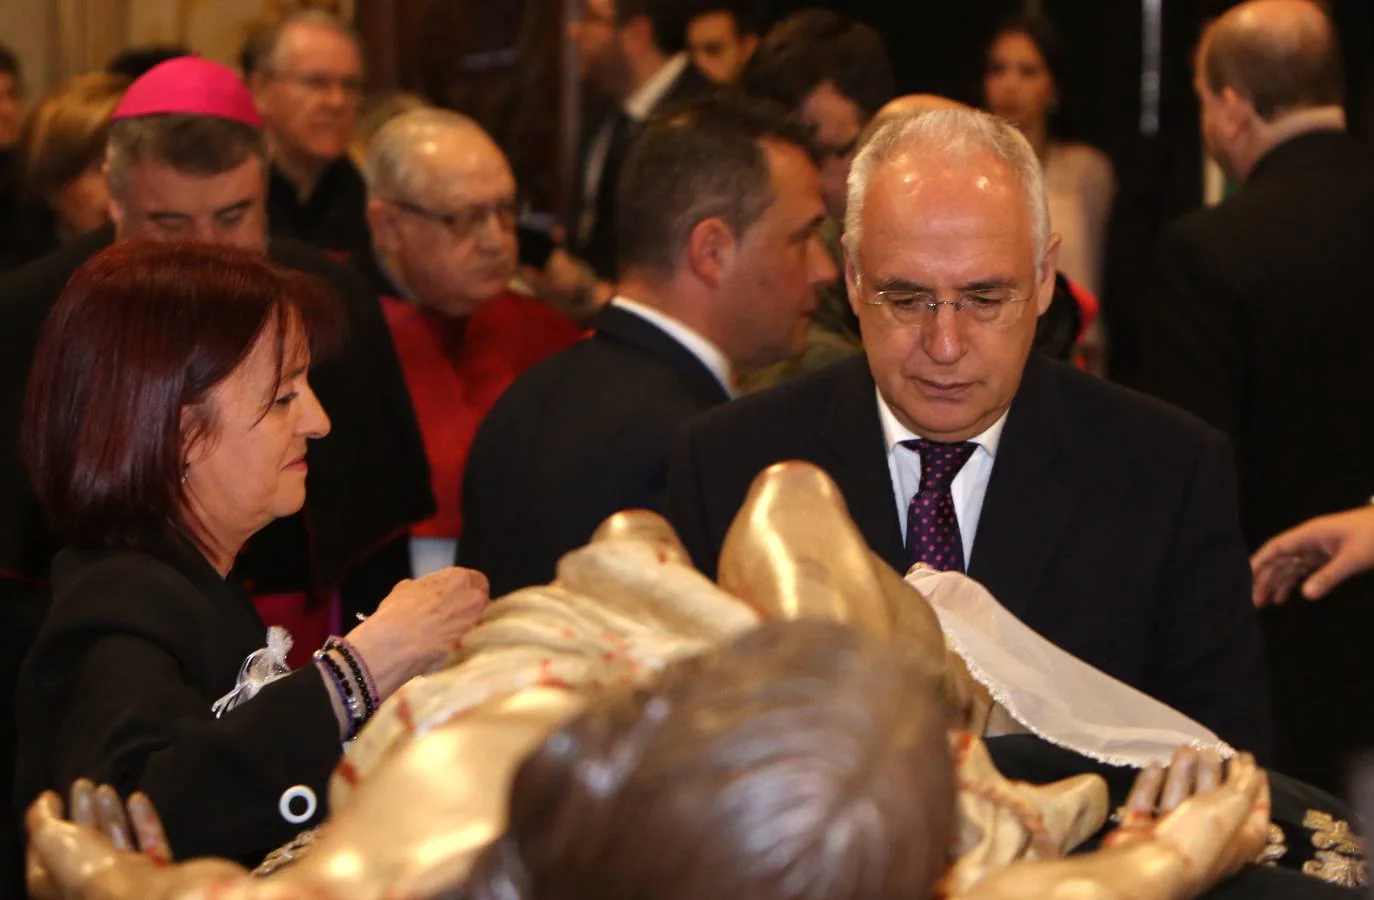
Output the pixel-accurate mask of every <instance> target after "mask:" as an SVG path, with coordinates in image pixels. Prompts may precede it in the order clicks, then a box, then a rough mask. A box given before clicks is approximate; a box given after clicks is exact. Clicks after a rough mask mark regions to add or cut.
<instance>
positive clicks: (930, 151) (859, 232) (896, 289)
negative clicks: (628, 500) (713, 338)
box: [667, 110, 1271, 756]
mask: <svg viewBox="0 0 1374 900" xmlns="http://www.w3.org/2000/svg"><path fill="white" fill-rule="evenodd" d="M847 216H848V221H847V223H846V228H845V240H846V249H847V262H846V273H845V274H846V281H847V283H848V289H849V295H850V297H851V301H852V302H853V304H854V308H855V311H856V312H857V313H858V315H859V318H860V321H861V323H862V333H863V340H864V350H865V357H859V358H856V359H854V360H852V361H844V362H840V363H837V364H835V365H834V366H831V367H830V368H828V369H823V370H821V371H819V372H817V373H815V374H814V375H811V376H808V377H807V378H805V379H802V380H799V381H796V382H793V383H792V384H788V385H784V386H782V387H779V388H777V389H775V390H773V391H769V392H766V393H763V394H759V395H756V396H753V397H747V398H744V399H742V400H740V401H738V402H737V403H734V404H731V405H730V406H729V407H727V408H725V409H721V410H715V411H712V412H711V413H708V414H706V415H704V416H702V417H701V418H700V419H699V420H697V421H696V422H695V423H693V424H692V426H690V428H689V429H688V435H687V439H686V440H685V442H684V443H683V446H682V448H681V452H680V454H679V455H678V456H677V457H675V458H674V460H673V464H672V468H671V470H670V475H669V487H668V502H667V509H668V514H669V518H670V520H671V521H672V522H673V523H674V525H676V526H677V527H678V530H679V533H680V534H681V535H682V538H683V540H684V542H685V543H686V544H687V547H688V549H689V550H690V551H691V552H692V555H693V558H694V559H695V561H696V562H697V564H698V566H699V567H701V568H702V570H703V571H705V572H708V573H714V571H715V567H716V562H717V557H718V554H719V552H720V547H721V544H722V541H723V539H724V536H725V531H726V529H727V528H728V526H729V523H730V522H731V520H732V519H733V518H734V516H735V514H736V512H737V511H738V509H739V506H740V503H741V501H742V500H743V498H744V495H745V492H746V490H747V489H748V486H749V484H750V482H751V481H752V480H753V479H754V477H755V476H757V475H758V473H759V472H760V471H761V470H762V469H764V468H765V467H767V466H769V465H771V464H773V463H776V462H780V461H783V460H788V459H802V460H807V461H810V462H812V463H815V464H816V465H818V466H820V467H821V468H823V469H825V470H826V471H827V472H828V473H829V474H830V475H831V477H832V478H834V479H835V481H836V483H837V484H838V485H839V487H840V489H841V491H842V492H843V494H844V497H845V500H846V502H847V503H848V505H849V512H850V514H851V516H852V517H853V519H854V521H855V522H856V523H857V524H858V526H859V528H860V530H861V531H862V533H863V535H864V537H865V538H866V539H867V541H868V543H869V545H870V546H871V547H872V548H873V550H874V551H875V552H876V553H878V554H879V555H880V556H881V557H882V558H883V559H885V560H886V561H887V562H888V563H889V564H890V565H892V566H893V567H894V568H896V569H897V570H898V571H905V570H906V569H907V567H908V566H909V565H911V564H913V563H918V562H923V563H926V564H928V565H932V566H934V567H936V568H941V569H958V570H964V571H967V572H968V573H969V575H970V576H972V577H973V578H975V579H977V580H979V581H981V582H982V583H983V584H985V585H986V586H987V588H988V589H989V590H990V591H991V592H992V594H993V595H994V596H995V597H997V598H998V599H999V600H1000V601H1001V602H1002V603H1003V604H1004V605H1005V606H1006V607H1007V608H1008V609H1009V610H1010V611H1011V612H1012V613H1014V614H1015V615H1017V616H1019V617H1020V618H1021V619H1022V620H1023V621H1025V622H1026V624H1028V625H1029V626H1030V627H1032V628H1034V629H1036V630H1037V631H1038V632H1040V633H1041V634H1042V635H1044V636H1045V637H1046V638H1048V639H1049V640H1051V641H1053V642H1054V643H1056V644H1058V645H1059V646H1060V647H1062V648H1064V649H1065V650H1067V651H1069V652H1070V653H1073V654H1074V655H1076V656H1078V657H1079V658H1081V659H1084V660H1086V661H1087V662H1089V663H1091V664H1093V665H1095V666H1097V667H1098V668H1100V669H1102V670H1103V671H1105V672H1107V673H1108V674H1110V675H1113V676H1115V677H1116V678H1118V679H1120V680H1122V681H1125V682H1126V683H1128V684H1131V685H1132V686H1134V687H1137V688H1139V689H1140V690H1142V691H1145V692H1146V693H1148V694H1151V695H1153V696H1155V697H1156V698H1158V699H1160V700H1162V701H1163V702H1165V703H1168V704H1170V705H1172V706H1174V707H1176V708H1177V709H1179V710H1181V711H1182V712H1184V713H1185V714H1187V715H1189V716H1192V717H1193V718H1195V719H1197V720H1198V721H1200V722H1201V723H1202V724H1204V725H1206V726H1208V727H1209V728H1211V729H1213V730H1214V731H1216V732H1217V733H1218V734H1219V735H1220V736H1221V737H1222V738H1223V739H1225V740H1227V741H1230V742H1231V743H1232V744H1234V745H1235V746H1237V747H1239V748H1241V749H1246V750H1252V751H1255V752H1256V753H1258V754H1259V755H1261V756H1264V755H1265V754H1266V753H1267V751H1268V750H1269V744H1270V740H1271V736H1270V734H1269V721H1268V705H1267V702H1266V697H1265V678H1264V665H1263V658H1262V655H1263V654H1262V650H1261V647H1260V640H1259V631H1258V628H1257V626H1256V624H1255V616H1254V610H1253V609H1252V608H1251V606H1250V599H1249V587H1250V583H1249V570H1248V566H1247V561H1246V554H1245V548H1244V544H1243V542H1242V541H1241V536H1240V532H1239V529H1238V528H1237V522H1236V511H1235V496H1234V473H1233V469H1232V464H1231V460H1230V454H1229V449H1228V447H1227V446H1226V442H1225V439H1224V438H1223V437H1222V436H1221V435H1220V434H1218V433H1217V432H1215V431H1214V430H1212V429H1210V428H1208V427H1206V426H1204V425H1202V424H1201V423H1200V422H1197V421H1196V420H1194V419H1193V418H1192V417H1190V416H1187V415H1184V414H1182V413H1179V412H1178V411H1176V410H1173V409H1171V408H1169V407H1167V406H1165V405H1163V404H1160V403H1157V402H1155V401H1152V400H1149V399H1146V398H1143V397H1139V396H1137V395H1134V394H1131V393H1129V392H1126V391H1124V390H1122V389H1120V388H1116V387H1113V386H1111V385H1108V384H1105V383H1103V382H1101V381H1098V380H1096V379H1094V378H1091V377H1090V376H1087V375H1084V374H1082V373H1080V372H1078V371H1076V370H1074V369H1072V368H1071V367H1068V366H1065V365H1063V364H1060V363H1056V362H1052V361H1050V360H1048V359H1045V358H1043V357H1041V356H1039V355H1033V354H1032V353H1031V344H1032V341H1033V339H1034V335H1035V323H1036V319H1037V317H1038V316H1039V315H1040V314H1041V313H1043V312H1044V311H1045V309H1046V308H1047V307H1048V305H1049V303H1050V298H1051V295H1052V292H1053V288H1054V274H1055V263H1056V259H1057V255H1058V242H1059V241H1058V236H1057V235H1051V234H1050V229H1049V215H1048V211H1047V207H1046V203H1045V196H1044V186H1043V181H1042V176H1041V174H1040V168H1039V164H1038V162H1037V161H1036V159H1035V155H1034V152H1033V151H1032V150H1031V148H1030V146H1029V144H1027V143H1026V141H1025V139H1024V138H1023V137H1022V136H1021V135H1020V134H1019V132H1017V131H1016V130H1015V129H1014V128H1012V127H1011V126H1010V125H1008V124H1006V123H1005V122H1003V121H1001V120H999V119H996V118H994V117H991V116H988V115H986V114H983V113H979V112H974V111H971V110H945V111H939V112H932V113H926V114H924V115H916V116H907V117H902V118H899V119H897V120H896V121H894V122H892V123H890V124H888V125H887V126H885V127H884V128H883V129H882V130H880V131H879V133H878V134H877V136H875V137H874V138H873V139H872V141H871V142H870V143H868V144H867V145H865V148H864V149H863V150H862V151H861V152H860V155H859V157H858V158H857V160H856V162H855V164H854V172H853V174H852V176H851V193H850V196H849V203H848V209H847Z"/></svg>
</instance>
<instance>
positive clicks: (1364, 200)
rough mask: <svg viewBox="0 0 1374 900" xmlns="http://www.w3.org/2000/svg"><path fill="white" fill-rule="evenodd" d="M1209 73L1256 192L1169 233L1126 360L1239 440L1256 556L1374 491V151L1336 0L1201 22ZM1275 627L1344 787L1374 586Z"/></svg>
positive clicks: (1214, 127)
mask: <svg viewBox="0 0 1374 900" xmlns="http://www.w3.org/2000/svg"><path fill="white" fill-rule="evenodd" d="M1195 81H1196V89H1197V94H1198V99H1199V101H1200V103H1201V106H1202V134H1203V138H1204V140H1205V143H1206V147H1207V151H1208V153H1209V154H1210V155H1211V156H1212V157H1213V158H1214V159H1215V160H1216V161H1217V162H1218V163H1219V164H1220V165H1221V167H1222V169H1223V170H1225V171H1226V173H1227V174H1228V175H1229V176H1230V177H1231V178H1232V179H1233V180H1235V181H1236V182H1238V183H1239V185H1240V187H1239V190H1237V192H1236V193H1235V194H1234V195H1233V196H1231V197H1229V198H1228V199H1226V200H1225V201H1223V202H1222V203H1221V205H1220V206H1218V207H1216V208H1214V209H1209V210H1201V211H1198V212H1194V213H1191V214H1189V215H1186V216H1184V217H1183V218H1181V219H1179V220H1178V221H1177V222H1174V223H1173V224H1171V225H1169V226H1168V227H1167V228H1166V229H1165V230H1164V232H1163V233H1162V235H1161V237H1160V246H1159V268H1158V272H1157V279H1156V284H1155V286H1154V289H1153V290H1152V291H1151V292H1149V293H1148V294H1147V295H1146V298H1145V299H1147V300H1148V303H1146V304H1143V305H1141V306H1140V307H1139V308H1138V309H1136V310H1134V311H1133V313H1134V315H1133V317H1132V318H1133V319H1134V321H1135V325H1136V327H1137V329H1138V331H1135V332H1134V334H1135V335H1136V336H1138V338H1139V347H1138V349H1139V358H1138V362H1139V369H1138V370H1137V371H1134V372H1131V371H1122V370H1121V367H1120V366H1116V365H1114V367H1113V368H1114V372H1115V374H1117V375H1119V376H1122V377H1132V378H1135V379H1138V381H1139V383H1140V385H1141V386H1142V387H1144V388H1145V389H1146V390H1148V391H1150V392H1151V393H1154V394H1156V395H1158V396H1159V397H1161V398H1163V399H1165V400H1168V401H1170V402H1172V403H1176V404H1178V405H1179V406H1181V407H1183V408H1184V409H1186V410H1189V411H1190V412H1193V413H1196V414H1197V415H1198V416H1200V417H1201V418H1203V419H1204V420H1206V421H1207V422H1209V423H1211V424H1212V425H1214V426H1216V427H1217V428H1220V429H1221V430H1222V431H1225V432H1226V433H1227V434H1228V435H1230V437H1231V441H1232V443H1233V445H1234V447H1235V452H1236V458H1237V461H1238V463H1239V469H1240V476H1241V481H1240V491H1241V509H1240V513H1241V525H1242V528H1243V530H1244V533H1245V539H1246V541H1247V543H1248V544H1249V546H1250V549H1252V550H1254V549H1257V548H1258V547H1259V546H1260V545H1261V544H1262V543H1263V542H1265V541H1266V540H1268V539H1269V538H1271V537H1273V536H1274V535H1276V534H1278V533H1279V532H1281V531H1283V530H1284V529H1287V528H1289V527H1291V526H1293V525H1296V524H1298V523H1299V522H1302V521H1305V520H1307V519H1310V518H1312V517H1314V516H1318V515H1323V514H1327V513H1333V512H1336V511H1337V510H1342V509H1347V508H1349V507H1352V506H1357V505H1360V504H1363V503H1365V502H1366V501H1367V500H1368V498H1369V495H1370V492H1371V485H1374V455H1371V453H1370V451H1369V448H1370V446H1371V445H1372V444H1374V418H1371V416H1370V415H1369V414H1368V410H1370V409H1371V408H1374V382H1371V380H1370V378H1369V377H1368V372H1367V360H1368V359H1369V358H1370V356H1371V355H1374V306H1372V305H1371V304H1370V303H1369V300H1368V297H1367V296H1366V294H1367V292H1366V291H1365V290H1364V289H1363V288H1362V287H1361V285H1363V284H1365V283H1367V282H1368V280H1369V260H1370V248H1371V247H1374V154H1371V153H1370V152H1369V151H1368V149H1367V148H1365V147H1364V146H1362V145H1361V143H1360V142H1358V141H1356V140H1355V139H1354V138H1353V137H1351V136H1350V135H1348V134H1347V133H1346V130H1345V114H1344V112H1343V110H1342V106H1341V104H1342V100H1343V87H1344V77H1343V75H1342V66H1341V57H1340V48H1339V44H1338V39H1337V35H1336V30H1335V27H1334V26H1333V23H1332V22H1331V20H1330V18H1329V17H1328V16H1327V14H1326V13H1325V12H1324V11H1323V8H1322V5H1321V4H1318V3H1312V2H1306V0H1261V2H1249V3H1242V4H1240V5H1239V6H1236V7H1234V8H1233V9H1231V10H1230V11H1229V12H1227V13H1226V14H1225V15H1223V16H1221V17H1220V18H1219V19H1217V20H1216V21H1215V22H1214V23H1212V24H1211V25H1210V26H1209V27H1208V28H1207V30H1206V31H1205V32H1204V34H1203V36H1202V42H1201V44H1200V45H1199V47H1198V53H1197V72H1196V78H1195ZM1127 336H1129V335H1127ZM1118 337H1122V335H1120V334H1118ZM1260 621H1261V625H1262V626H1263V628H1264V630H1265V636H1266V638H1267V641H1268V645H1269V665H1270V671H1271V676H1272V680H1273V683H1274V694H1275V703H1276V706H1275V712H1276V718H1277V722H1278V736H1279V758H1278V759H1279V765H1280V767H1281V768H1282V769H1283V771H1285V772H1289V773H1291V774H1294V775H1297V776H1298V777H1301V778H1304V779H1306V780H1308V781H1311V782H1314V783H1316V784H1319V785H1321V786H1323V787H1325V788H1327V789H1329V790H1336V791H1339V790H1340V789H1342V787H1343V786H1344V783H1345V782H1344V777H1345V772H1344V767H1345V764H1346V760H1347V758H1348V757H1349V755H1350V754H1351V753H1352V752H1353V751H1355V750H1356V749H1357V748H1363V747H1366V746H1369V745H1370V744H1374V722H1371V721H1370V720H1369V719H1368V717H1366V716H1359V715H1351V714H1350V708H1349V706H1348V705H1347V703H1346V700H1345V698H1347V697H1359V696H1368V695H1369V694H1370V693H1371V692H1374V670H1370V668H1369V666H1368V664H1367V662H1366V658H1367V654H1366V652H1365V649H1364V647H1363V640H1362V636H1363V635H1364V634H1368V633H1369V632H1370V630H1371V629H1374V580H1371V579H1367V578H1365V579H1356V580H1354V581H1351V582H1350V583H1349V584H1347V585H1345V586H1343V587H1342V588H1341V589H1340V590H1339V591H1337V592H1335V593H1334V594H1333V595H1332V597H1331V598H1330V599H1329V600H1327V601H1326V602H1325V603H1323V604H1321V605H1320V606H1315V607H1314V606H1311V605H1310V604H1306V603H1295V604H1288V605H1287V606H1285V607H1282V608H1280V609H1275V610H1268V611H1266V612H1264V613H1263V614H1262V615H1261V619H1260ZM1318 684H1339V685H1341V689H1340V690H1339V691H1325V690H1313V688H1312V686H1313V685H1318Z"/></svg>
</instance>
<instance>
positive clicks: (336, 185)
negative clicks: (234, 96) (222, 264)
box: [243, 9, 372, 259]
mask: <svg viewBox="0 0 1374 900" xmlns="http://www.w3.org/2000/svg"><path fill="white" fill-rule="evenodd" d="M243 62H244V66H245V71H246V76H245V77H246V78H247V81H248V86H249V88H250V89H251V90H252V91H253V99H254V101H255V102H256V103H257V107H258V111H259V112H260V113H261V114H262V118H263V121H264V122H265V123H266V124H267V135H268V139H269V141H270V143H271V147H272V173H271V176H270V178H271V180H270V183H269V187H268V200H267V205H268V222H269V227H270V228H271V230H272V235H273V236H274V237H290V238H294V239H296V240H299V241H302V242H304V243H307V244H311V245H312V246H315V247H317V248H319V249H321V250H326V251H329V252H331V253H333V254H336V255H340V256H343V257H345V258H349V259H360V258H362V257H364V256H365V255H366V254H367V253H369V252H370V249H371V245H372V241H371V237H370V236H369V234H368V231H367V213H366V206H367V189H366V187H365V186H364V184H363V179H362V175H361V174H359V172H358V169H357V167H356V166H354V165H353V162H352V160H350V159H349V157H348V146H349V141H350V140H351V139H352V137H353V128H354V124H355V122H356V120H357V115H358V104H359V102H360V101H361V99H362V96H363V87H364V82H363V58H362V48H361V46H360V45H359V41H358V34H357V32H356V31H355V30H354V28H353V26H352V25H350V24H348V23H347V22H345V21H343V20H342V19H340V18H338V17H336V16H334V15H331V14H330V13H327V12H323V11H321V10H315V9H307V10H304V11H302V12H297V13H292V14H291V15H288V16H286V17H285V18H283V19H282V20H281V21H280V22H277V23H276V24H274V25H271V26H269V27H268V28H266V29H264V30H263V31H262V32H260V33H259V34H257V35H255V36H254V37H253V38H252V40H251V41H250V43H249V45H248V47H246V48H245V51H244V54H243Z"/></svg>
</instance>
